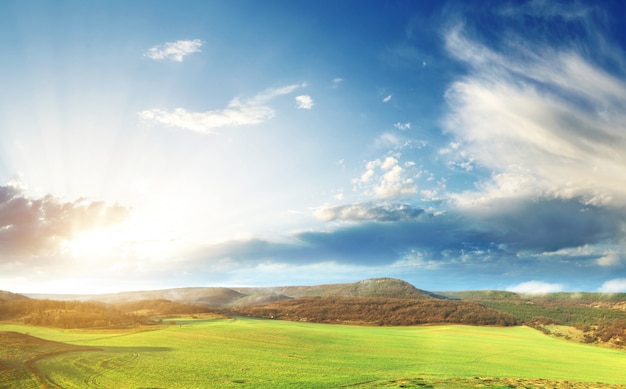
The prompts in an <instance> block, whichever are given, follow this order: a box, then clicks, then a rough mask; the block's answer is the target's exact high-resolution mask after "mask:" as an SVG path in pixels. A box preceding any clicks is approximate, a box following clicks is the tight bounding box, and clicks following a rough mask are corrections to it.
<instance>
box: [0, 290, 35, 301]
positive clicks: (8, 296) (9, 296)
mask: <svg viewBox="0 0 626 389" xmlns="http://www.w3.org/2000/svg"><path fill="white" fill-rule="evenodd" d="M27 298H28V297H26V296H24V295H23V294H19V293H11V292H7V291H6V290H0V300H5V301H12V300H23V299H27Z"/></svg>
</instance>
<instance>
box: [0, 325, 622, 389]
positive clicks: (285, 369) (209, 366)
mask: <svg viewBox="0 0 626 389" xmlns="http://www.w3.org/2000/svg"><path fill="white" fill-rule="evenodd" d="M176 323H177V324H176V325H172V326H169V327H161V328H159V329H156V330H152V331H140V332H138V331H134V332H124V331H120V332H103V331H99V332H94V331H69V330H59V329H50V328H38V327H29V326H20V325H0V331H19V332H24V333H26V332H28V333H30V335H32V336H37V337H40V338H44V339H49V340H55V341H61V342H67V343H71V344H76V345H85V346H93V347H99V348H102V351H89V352H72V353H66V354H61V355H56V356H51V357H48V358H44V359H41V360H39V361H38V362H37V368H38V370H39V371H40V372H41V373H42V374H44V375H45V376H47V379H48V380H49V382H51V383H52V384H56V385H58V386H60V387H63V388H85V387H94V388H210V387H272V388H278V387H290V388H293V387H305V388H313V387H319V388H329V387H342V386H365V387H378V386H398V385H400V384H401V383H404V384H405V385H409V386H410V385H411V383H412V384H413V385H415V386H421V387H447V386H446V385H445V384H441V385H439V386H437V385H433V386H430V385H431V384H429V383H432V382H439V383H442V382H446V380H449V379H452V378H462V379H472V378H474V377H479V376H480V377H494V378H502V377H507V378H524V379H539V378H542V379H549V380H569V381H570V382H572V381H576V382H604V383H611V384H626V352H623V351H618V350H611V349H606V348H600V347H596V346H591V345H584V344H577V343H573V342H568V341H565V340H561V339H556V338H553V337H548V336H545V335H543V334H541V333H540V332H538V331H536V330H533V329H530V328H527V327H506V328H501V327H469V326H416V327H360V326H343V325H323V324H308V323H294V322H287V321H274V320H258V319H248V318H245V319H243V318H240V319H236V320H226V319H219V320H215V319H214V320H201V319H195V320H194V319H188V320H176ZM0 387H2V383H0Z"/></svg>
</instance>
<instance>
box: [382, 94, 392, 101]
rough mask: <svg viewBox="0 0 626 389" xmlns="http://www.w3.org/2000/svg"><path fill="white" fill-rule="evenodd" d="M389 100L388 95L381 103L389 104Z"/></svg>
mask: <svg viewBox="0 0 626 389" xmlns="http://www.w3.org/2000/svg"><path fill="white" fill-rule="evenodd" d="M389 100H391V95H389V96H387V97H385V98H384V99H383V103H388V102H389Z"/></svg>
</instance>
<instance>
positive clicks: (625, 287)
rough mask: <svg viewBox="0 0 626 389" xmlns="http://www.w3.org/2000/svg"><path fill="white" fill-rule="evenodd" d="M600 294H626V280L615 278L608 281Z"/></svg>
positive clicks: (603, 285) (601, 288) (600, 290)
mask: <svg viewBox="0 0 626 389" xmlns="http://www.w3.org/2000/svg"><path fill="white" fill-rule="evenodd" d="M598 291H599V292H605V293H625V292H626V278H615V279H612V280H609V281H606V282H605V283H604V284H602V286H601V287H600V289H598Z"/></svg>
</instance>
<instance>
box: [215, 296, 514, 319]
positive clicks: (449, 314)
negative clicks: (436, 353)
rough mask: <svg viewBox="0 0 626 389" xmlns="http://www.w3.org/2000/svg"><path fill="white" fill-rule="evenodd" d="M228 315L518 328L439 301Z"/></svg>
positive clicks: (331, 301)
mask: <svg viewBox="0 0 626 389" xmlns="http://www.w3.org/2000/svg"><path fill="white" fill-rule="evenodd" d="M224 312H225V313H228V314H230V315H241V316H251V317H259V318H269V319H282V320H291V321H306V322H315V323H350V324H364V325H379V326H401V325H416V324H444V323H455V324H467V325H498V326H512V325H517V324H518V320H517V319H516V318H515V317H514V316H513V315H511V314H508V313H505V312H498V311H496V310H494V309H490V308H487V307H485V306H483V305H481V304H478V303H474V302H468V301H459V300H440V299H426V300H416V299H402V298H382V297H337V296H333V297H300V298H297V299H293V300H285V301H280V302H276V303H272V304H267V305H262V306H247V307H236V308H229V309H225V310H224Z"/></svg>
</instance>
